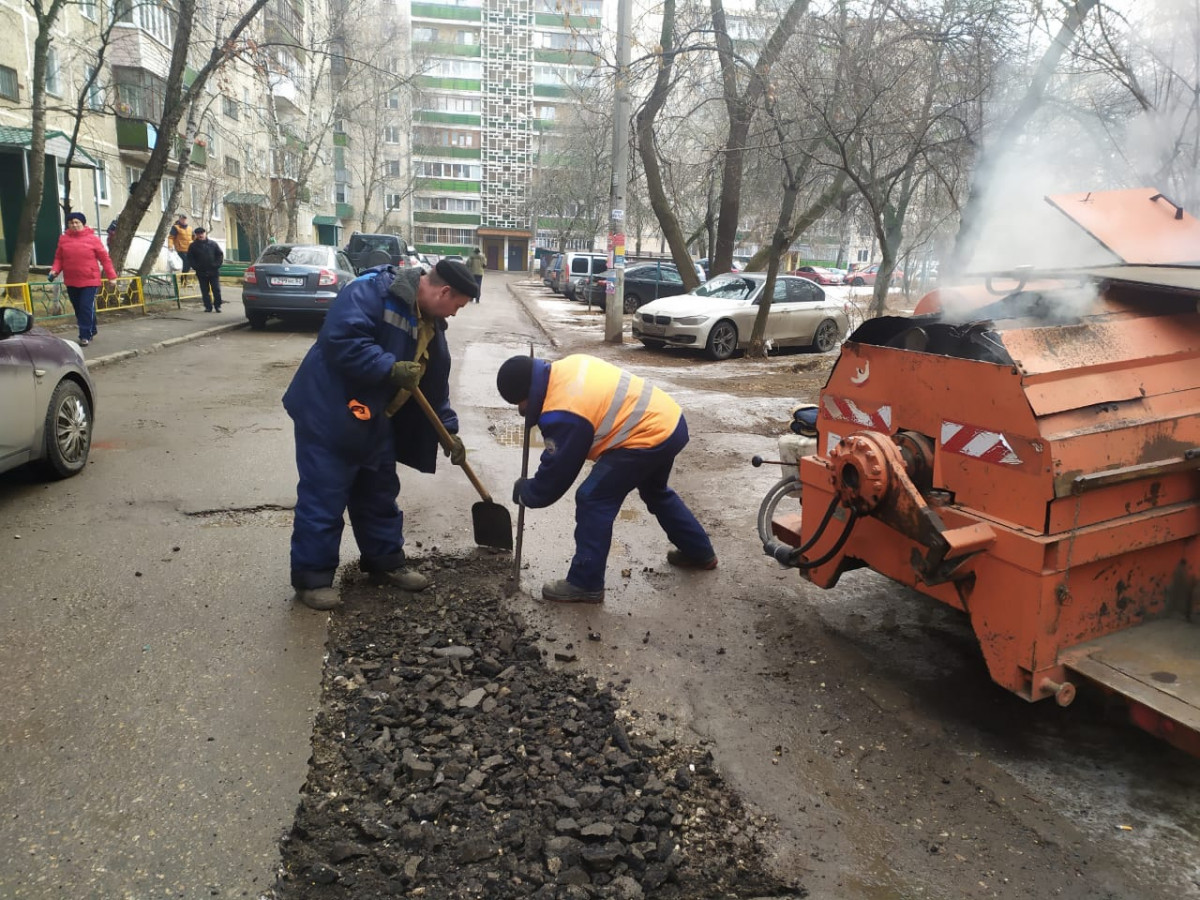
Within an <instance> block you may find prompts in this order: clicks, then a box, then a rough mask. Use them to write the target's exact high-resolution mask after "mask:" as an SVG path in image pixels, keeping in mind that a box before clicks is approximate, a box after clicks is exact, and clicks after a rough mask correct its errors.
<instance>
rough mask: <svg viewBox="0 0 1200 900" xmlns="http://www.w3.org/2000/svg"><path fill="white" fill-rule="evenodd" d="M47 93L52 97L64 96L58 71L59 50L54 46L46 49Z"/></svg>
mask: <svg viewBox="0 0 1200 900" xmlns="http://www.w3.org/2000/svg"><path fill="white" fill-rule="evenodd" d="M46 93H47V94H49V95H51V96H52V97H61V96H62V84H61V81H60V79H59V71H58V51H57V50H55V49H54V48H53V47H51V48H50V49H49V50H47V51H46Z"/></svg>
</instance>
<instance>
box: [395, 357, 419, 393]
mask: <svg viewBox="0 0 1200 900" xmlns="http://www.w3.org/2000/svg"><path fill="white" fill-rule="evenodd" d="M391 379H392V384H393V385H394V386H395V387H397V388H399V389H400V390H402V391H412V389H413V388H415V387H416V386H417V385H418V384H420V383H421V364H420V363H418V362H408V361H405V360H401V361H399V362H397V363H395V364H394V365H393V366H392V375H391Z"/></svg>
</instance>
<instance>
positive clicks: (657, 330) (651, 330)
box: [641, 322, 667, 334]
mask: <svg viewBox="0 0 1200 900" xmlns="http://www.w3.org/2000/svg"><path fill="white" fill-rule="evenodd" d="M641 328H642V334H666V333H667V327H666V326H665V325H649V324H647V323H645V322H643V323H642V326H641Z"/></svg>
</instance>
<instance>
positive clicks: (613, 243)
mask: <svg viewBox="0 0 1200 900" xmlns="http://www.w3.org/2000/svg"><path fill="white" fill-rule="evenodd" d="M629 13H630V0H619V2H618V4H617V82H616V92H615V98H614V99H615V102H614V104H613V151H612V159H613V171H612V184H611V186H610V193H609V220H608V260H609V265H611V266H612V268H613V270H614V272H615V273H616V277H615V279H614V285H613V287H614V291H613V295H612V298H611V299H610V298H607V297H606V298H605V311H604V340H605V341H606V342H608V343H610V344H619V343H621V341H622V340H623V332H624V325H625V323H624V312H625V190H626V188H627V186H628V182H629V106H630V100H629V43H630V38H629Z"/></svg>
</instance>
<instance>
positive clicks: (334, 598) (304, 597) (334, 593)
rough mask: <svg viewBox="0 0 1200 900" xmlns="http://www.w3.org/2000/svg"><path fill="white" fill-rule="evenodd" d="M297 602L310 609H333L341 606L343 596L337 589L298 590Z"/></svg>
mask: <svg viewBox="0 0 1200 900" xmlns="http://www.w3.org/2000/svg"><path fill="white" fill-rule="evenodd" d="M296 602H297V603H303V604H304V605H305V606H307V607H308V608H309V609H333V608H334V607H335V606H338V605H340V604H341V602H342V596H341V594H339V593H338V589H337V588H335V587H319V588H296Z"/></svg>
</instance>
